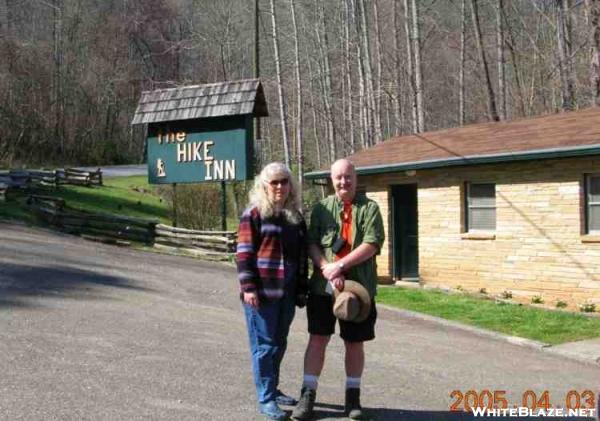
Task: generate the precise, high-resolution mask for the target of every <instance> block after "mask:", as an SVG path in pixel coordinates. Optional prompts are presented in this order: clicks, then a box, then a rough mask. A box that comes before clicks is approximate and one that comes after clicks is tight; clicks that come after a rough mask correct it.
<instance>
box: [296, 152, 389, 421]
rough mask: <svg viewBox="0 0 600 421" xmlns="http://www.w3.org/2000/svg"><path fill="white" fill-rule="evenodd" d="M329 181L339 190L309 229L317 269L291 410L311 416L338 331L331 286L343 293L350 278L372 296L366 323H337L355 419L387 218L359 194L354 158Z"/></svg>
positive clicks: (348, 403) (339, 165) (337, 166)
mask: <svg viewBox="0 0 600 421" xmlns="http://www.w3.org/2000/svg"><path fill="white" fill-rule="evenodd" d="M331 181H332V183H333V188H334V190H335V194H334V195H332V196H329V197H327V198H325V199H323V200H322V201H321V202H319V203H318V204H317V205H315V207H314V208H313V211H312V214H311V218H310V227H309V230H308V254H309V256H310V258H311V260H312V261H313V264H314V266H315V270H314V272H313V276H312V278H311V280H310V282H309V284H310V293H309V297H308V303H307V316H308V331H309V333H310V339H309V342H308V346H307V349H306V353H305V355H304V379H303V382H302V390H301V392H300V395H301V396H300V401H299V403H298V405H297V406H296V408H295V410H294V412H293V414H292V416H293V417H294V418H296V419H300V420H305V419H308V418H310V417H311V416H312V413H313V407H314V403H315V399H316V391H317V386H318V381H319V375H320V374H321V371H322V369H323V363H324V361H325V351H326V348H327V344H328V343H329V339H330V337H331V335H332V334H333V333H334V331H335V322H336V318H335V316H334V315H333V311H332V306H333V297H332V295H331V291H332V288H337V289H338V290H339V291H342V290H343V289H344V282H345V280H346V279H351V280H354V281H357V282H359V283H360V284H362V285H363V286H364V287H365V288H366V289H367V291H368V292H369V295H370V296H371V299H372V306H371V312H370V314H369V316H368V317H367V319H366V320H365V321H363V322H360V323H355V322H348V321H344V320H340V321H339V324H340V336H341V337H342V339H343V340H344V345H345V367H346V396H345V405H344V410H345V413H346V415H347V416H349V417H350V418H352V419H361V418H363V416H364V414H363V411H362V408H361V405H360V383H361V377H362V373H363V368H364V364H365V353H364V347H363V343H364V342H365V341H369V340H372V339H374V338H375V321H376V319H377V310H376V308H375V302H374V301H373V298H374V296H375V293H376V287H377V273H376V266H375V255H376V254H378V253H379V251H380V248H381V245H382V244H383V239H384V231H383V219H382V217H381V212H380V211H379V207H378V206H377V203H375V202H374V201H372V200H369V199H367V198H366V197H365V196H364V195H356V171H355V168H354V165H353V164H352V162H350V161H349V160H347V159H340V160H338V161H336V162H334V163H333V165H332V166H331ZM328 283H330V286H329V287H328Z"/></svg>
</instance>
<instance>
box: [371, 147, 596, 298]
mask: <svg viewBox="0 0 600 421" xmlns="http://www.w3.org/2000/svg"><path fill="white" fill-rule="evenodd" d="M599 172H600V157H586V158H569V159H556V160H540V161H532V162H520V163H508V164H494V165H479V166H472V167H450V168H445V169H436V170H418V171H417V172H416V175H414V176H412V177H409V176H407V175H406V174H405V173H404V172H400V173H395V174H384V175H373V176H364V177H360V178H359V184H361V185H366V186H367V195H368V196H369V197H370V198H372V199H374V200H376V201H377V202H378V203H379V205H380V207H381V210H382V212H383V215H384V221H386V222H387V223H386V243H385V244H384V247H383V250H382V252H381V255H380V256H379V257H378V272H379V275H380V276H381V279H382V281H383V282H386V281H390V280H391V276H390V275H391V268H392V250H391V247H390V244H391V241H390V239H391V235H392V232H391V231H390V227H391V213H390V210H391V208H390V199H391V198H390V186H391V185H394V184H403V183H417V185H418V217H419V272H420V282H421V283H422V284H424V285H429V286H438V287H448V288H457V287H458V288H463V289H465V290H468V291H479V290H480V289H481V288H485V289H486V291H487V292H488V293H490V294H501V293H502V292H504V291H510V292H511V293H512V294H513V297H514V298H515V299H516V300H520V301H524V302H530V301H531V297H532V296H534V295H541V296H542V297H543V299H544V301H545V303H546V304H547V305H549V306H554V305H555V304H556V302H557V301H558V300H561V301H565V302H567V303H569V306H570V307H571V308H572V309H576V308H577V306H578V305H580V304H583V303H596V305H597V307H600V236H590V235H584V234H583V232H582V224H583V221H582V219H583V217H582V216H581V206H582V205H581V201H582V197H583V196H582V186H583V175H584V174H586V173H599ZM465 182H491V183H496V231H495V232H493V233H485V234H483V235H473V234H472V233H466V232H465V229H464V222H463V216H462V215H463V214H464V204H463V202H464V199H463V197H464V196H463V195H464V184H465Z"/></svg>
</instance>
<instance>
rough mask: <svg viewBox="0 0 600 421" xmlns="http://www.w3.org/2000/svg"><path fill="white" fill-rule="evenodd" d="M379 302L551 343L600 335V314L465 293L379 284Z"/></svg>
mask: <svg viewBox="0 0 600 421" xmlns="http://www.w3.org/2000/svg"><path fill="white" fill-rule="evenodd" d="M377 302H380V303H382V304H387V305H390V306H393V307H397V308H401V309H406V310H412V311H416V312H420V313H426V314H430V315H432V316H438V317H442V318H444V319H448V320H455V321H457V322H462V323H465V324H469V325H473V326H477V327H481V328H484V329H488V330H493V331H496V332H501V333H504V334H508V335H514V336H520V337H522V338H529V339H533V340H536V341H540V342H544V343H548V344H551V345H556V344H560V343H564V342H571V341H577V340H582V339H590V338H595V337H599V336H600V317H587V316H584V315H581V314H575V313H569V312H559V311H550V310H543V309H538V308H533V307H528V306H519V305H516V304H509V303H503V302H495V301H493V300H490V299H485V298H477V297H473V296H468V295H463V294H448V293H446V292H443V291H436V290H424V289H413V288H400V287H379V289H378V292H377Z"/></svg>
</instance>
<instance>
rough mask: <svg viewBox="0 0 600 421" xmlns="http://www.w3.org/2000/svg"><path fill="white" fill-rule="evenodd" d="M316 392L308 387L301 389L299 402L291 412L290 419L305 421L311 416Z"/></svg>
mask: <svg viewBox="0 0 600 421" xmlns="http://www.w3.org/2000/svg"><path fill="white" fill-rule="evenodd" d="M316 399H317V391H316V390H314V389H311V388H310V387H306V386H305V387H303V388H302V390H301V391H300V400H299V401H298V405H296V408H294V412H292V418H294V419H297V420H307V419H310V418H311V417H312V415H313V408H314V406H315V400H316Z"/></svg>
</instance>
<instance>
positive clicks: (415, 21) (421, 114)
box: [411, 0, 425, 133]
mask: <svg viewBox="0 0 600 421" xmlns="http://www.w3.org/2000/svg"><path fill="white" fill-rule="evenodd" d="M411 9H412V34H413V53H414V54H415V96H416V101H417V130H418V133H422V132H424V131H425V111H424V109H423V76H422V74H423V73H422V71H421V38H420V35H419V8H418V2H417V0H412V6H411Z"/></svg>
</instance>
